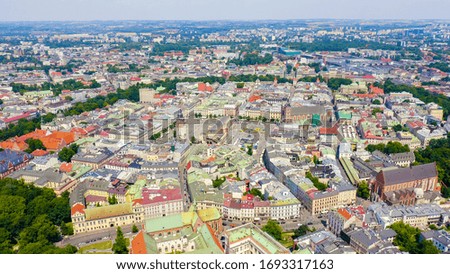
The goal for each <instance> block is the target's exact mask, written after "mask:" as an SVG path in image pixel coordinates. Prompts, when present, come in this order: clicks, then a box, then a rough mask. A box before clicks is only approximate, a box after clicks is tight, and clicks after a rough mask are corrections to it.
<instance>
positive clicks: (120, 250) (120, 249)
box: [112, 226, 129, 254]
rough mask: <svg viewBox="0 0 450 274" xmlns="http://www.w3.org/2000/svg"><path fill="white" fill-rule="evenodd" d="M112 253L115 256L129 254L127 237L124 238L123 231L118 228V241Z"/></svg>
mask: <svg viewBox="0 0 450 274" xmlns="http://www.w3.org/2000/svg"><path fill="white" fill-rule="evenodd" d="M112 251H113V252H114V254H128V253H129V251H128V247H127V244H126V241H125V237H124V236H123V232H122V229H121V228H120V226H119V227H117V235H116V240H115V242H114V244H113V246H112Z"/></svg>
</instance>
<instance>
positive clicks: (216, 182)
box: [212, 177, 226, 188]
mask: <svg viewBox="0 0 450 274" xmlns="http://www.w3.org/2000/svg"><path fill="white" fill-rule="evenodd" d="M225 180H226V179H225V177H221V178H216V179H215V180H213V183H212V184H213V187H214V188H220V186H221V185H222V184H223V183H224V182H225Z"/></svg>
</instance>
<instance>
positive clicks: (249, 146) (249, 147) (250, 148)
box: [247, 145, 253, 156]
mask: <svg viewBox="0 0 450 274" xmlns="http://www.w3.org/2000/svg"><path fill="white" fill-rule="evenodd" d="M247 154H248V155H250V156H251V155H253V146H252V145H248V146H247Z"/></svg>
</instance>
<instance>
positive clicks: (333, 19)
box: [0, 18, 450, 23]
mask: <svg viewBox="0 0 450 274" xmlns="http://www.w3.org/2000/svg"><path fill="white" fill-rule="evenodd" d="M133 21H140V22H264V21H269V22H286V21H359V22H363V21H386V22H389V21H391V22H395V21H398V22H405V21H413V22H419V21H422V22H423V21H428V22H430V21H446V22H449V23H450V18H446V19H444V18H433V19H430V18H414V19H412V18H409V19H408V18H303V19H87V20H78V19H68V20H1V19H0V23H35V22H41V23H46V22H48V23H50V22H60V23H66V22H76V23H82V22H133Z"/></svg>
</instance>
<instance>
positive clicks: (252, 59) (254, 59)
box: [228, 53, 273, 66]
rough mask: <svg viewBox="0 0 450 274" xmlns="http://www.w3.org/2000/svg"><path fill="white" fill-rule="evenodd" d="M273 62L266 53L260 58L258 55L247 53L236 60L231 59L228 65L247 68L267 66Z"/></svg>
mask: <svg viewBox="0 0 450 274" xmlns="http://www.w3.org/2000/svg"><path fill="white" fill-rule="evenodd" d="M272 61H273V56H272V54H269V53H266V54H265V55H264V56H260V55H259V54H258V53H247V54H245V55H244V56H241V57H240V58H237V59H231V60H230V61H228V63H232V64H235V65H237V66H248V65H261V64H269V63H271V62H272Z"/></svg>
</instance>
